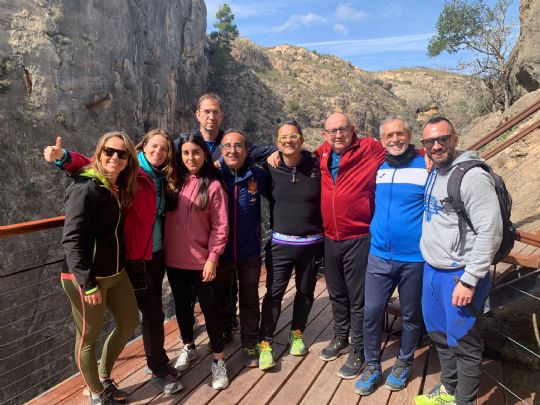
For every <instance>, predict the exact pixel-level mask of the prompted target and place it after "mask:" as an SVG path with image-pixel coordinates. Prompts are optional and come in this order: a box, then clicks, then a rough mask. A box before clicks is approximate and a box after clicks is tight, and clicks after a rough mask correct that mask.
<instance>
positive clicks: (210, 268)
mask: <svg viewBox="0 0 540 405" xmlns="http://www.w3.org/2000/svg"><path fill="white" fill-rule="evenodd" d="M215 278H216V264H215V263H214V262H211V261H210V260H207V261H206V263H205V264H204V268H203V271H202V281H203V283H206V282H208V281H212V280H213V279H215Z"/></svg>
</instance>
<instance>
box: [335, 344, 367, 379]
mask: <svg viewBox="0 0 540 405" xmlns="http://www.w3.org/2000/svg"><path fill="white" fill-rule="evenodd" d="M363 362H364V350H363V349H356V348H353V349H352V350H351V351H350V352H349V356H348V357H347V360H346V361H345V363H343V365H342V366H341V368H340V369H339V371H338V372H337V375H338V376H340V377H341V378H345V379H347V380H350V379H352V378H356V376H357V375H358V374H360V368H361V367H362V363H363Z"/></svg>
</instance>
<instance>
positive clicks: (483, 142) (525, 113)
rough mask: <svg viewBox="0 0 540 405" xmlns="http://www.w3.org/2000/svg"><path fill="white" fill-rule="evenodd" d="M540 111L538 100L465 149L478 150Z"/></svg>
mask: <svg viewBox="0 0 540 405" xmlns="http://www.w3.org/2000/svg"><path fill="white" fill-rule="evenodd" d="M539 109H540V100H538V101H537V102H536V103H534V104H532V105H531V106H529V107H528V108H526V109H525V110H523V111H522V112H520V113H519V114H517V115H516V116H514V117H512V118H511V119H510V120H508V121H507V122H506V123H504V124H503V125H501V126H500V127H497V128H495V129H494V130H492V131H491V132H489V133H488V134H487V135H486V136H484V137H482V138H480V139H479V140H478V141H477V142H475V143H473V144H472V145H469V147H468V148H467V149H469V150H478V149H480V148H481V147H482V146H485V145H487V144H488V143H490V142H491V141H493V140H494V139H496V138H498V137H499V136H500V135H502V134H504V133H505V132H506V131H508V130H509V129H510V128H512V127H513V126H514V125H516V124H518V123H520V122H521V121H523V120H524V119H525V118H527V117H528V116H529V115H531V114H533V113H535V112H536V111H538V110H539Z"/></svg>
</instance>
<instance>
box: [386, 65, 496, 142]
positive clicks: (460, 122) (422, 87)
mask: <svg viewBox="0 0 540 405" xmlns="http://www.w3.org/2000/svg"><path fill="white" fill-rule="evenodd" d="M377 77H379V78H380V79H382V80H384V81H385V82H386V83H388V84H390V85H391V86H392V92H393V93H394V94H395V95H396V96H398V97H400V98H402V99H404V100H406V101H407V105H408V106H409V108H410V109H411V110H412V111H413V112H415V113H416V119H417V120H418V121H419V122H420V123H424V122H425V121H427V119H429V117H431V116H432V115H444V116H445V117H447V118H449V119H450V120H451V121H452V122H453V123H454V125H455V126H456V128H457V129H458V131H459V130H460V129H461V128H463V127H464V126H465V125H467V124H469V123H470V122H471V120H473V119H474V118H477V117H478V116H481V115H483V114H486V113H487V112H489V111H490V110H491V107H492V105H493V102H492V100H491V96H490V94H489V91H488V90H487V88H486V86H485V85H484V84H483V82H482V81H481V80H479V79H476V78H473V77H470V76H465V75H459V74H453V73H449V72H445V71H443V70H435V69H426V68H402V69H395V70H387V71H384V72H380V73H377Z"/></svg>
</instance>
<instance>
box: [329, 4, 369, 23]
mask: <svg viewBox="0 0 540 405" xmlns="http://www.w3.org/2000/svg"><path fill="white" fill-rule="evenodd" d="M335 14H336V17H337V18H339V19H341V20H362V19H364V18H366V17H367V13H365V12H363V11H359V10H356V9H355V8H353V6H352V3H339V4H338V6H337V7H336V12H335Z"/></svg>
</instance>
